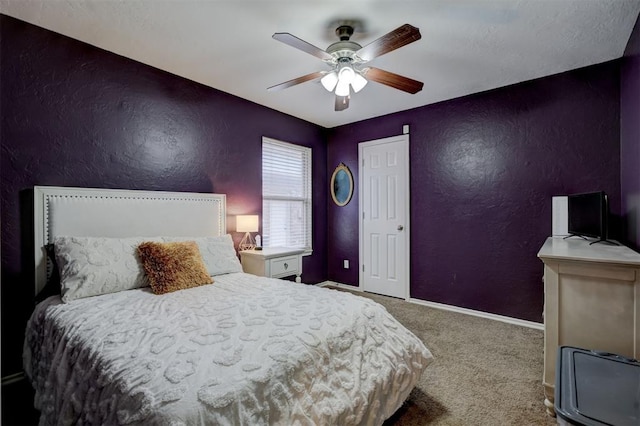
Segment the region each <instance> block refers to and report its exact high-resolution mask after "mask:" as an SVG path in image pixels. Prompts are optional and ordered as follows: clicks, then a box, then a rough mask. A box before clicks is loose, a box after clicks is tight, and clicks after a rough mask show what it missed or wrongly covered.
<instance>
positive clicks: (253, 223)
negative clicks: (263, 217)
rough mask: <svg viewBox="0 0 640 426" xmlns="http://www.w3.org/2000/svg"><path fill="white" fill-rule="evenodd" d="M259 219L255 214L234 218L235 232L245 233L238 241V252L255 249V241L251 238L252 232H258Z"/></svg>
mask: <svg viewBox="0 0 640 426" xmlns="http://www.w3.org/2000/svg"><path fill="white" fill-rule="evenodd" d="M258 222H259V217H258V215H257V214H249V215H239V216H236V231H237V232H245V234H244V237H242V240H241V241H240V245H239V246H238V250H240V251H242V250H251V249H253V248H255V247H256V243H255V241H253V237H252V236H251V233H252V232H258Z"/></svg>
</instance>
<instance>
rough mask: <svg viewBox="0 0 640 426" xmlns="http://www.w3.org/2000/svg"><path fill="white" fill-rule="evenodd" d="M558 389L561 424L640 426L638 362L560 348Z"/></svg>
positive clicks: (582, 350) (609, 355) (558, 408)
mask: <svg viewBox="0 0 640 426" xmlns="http://www.w3.org/2000/svg"><path fill="white" fill-rule="evenodd" d="M555 385H556V389H555V409H556V414H557V416H558V417H557V418H558V424H561V425H584V426H592V425H593V426H596V425H597V426H599V425H611V426H638V425H640V364H639V363H638V362H637V361H636V360H632V359H628V358H625V357H623V356H620V355H615V354H610V353H606V352H599V351H590V350H586V349H580V348H574V347H570V346H561V347H559V348H558V357H557V364H556V383H555Z"/></svg>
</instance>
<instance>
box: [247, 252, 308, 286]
mask: <svg viewBox="0 0 640 426" xmlns="http://www.w3.org/2000/svg"><path fill="white" fill-rule="evenodd" d="M302 253H304V250H303V249H292V248H283V247H264V248H263V249H262V250H244V251H241V252H240V259H241V262H242V270H243V271H244V272H246V273H248V274H253V275H260V276H262V277H271V278H283V277H288V276H291V275H295V276H296V282H297V283H299V282H301V279H300V275H302Z"/></svg>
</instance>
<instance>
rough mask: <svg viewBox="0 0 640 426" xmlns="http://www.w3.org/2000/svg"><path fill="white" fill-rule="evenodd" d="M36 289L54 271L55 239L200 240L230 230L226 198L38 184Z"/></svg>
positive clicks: (208, 195) (36, 193)
mask: <svg viewBox="0 0 640 426" xmlns="http://www.w3.org/2000/svg"><path fill="white" fill-rule="evenodd" d="M33 192H34V234H35V281H36V282H35V286H36V288H35V290H36V293H35V294H36V295H37V294H38V293H39V292H40V291H41V290H42V289H43V288H44V286H45V284H46V281H47V276H48V272H49V271H48V270H47V263H48V262H47V257H46V252H45V250H44V246H45V245H46V244H48V243H49V242H51V241H52V240H53V238H54V237H57V236H62V235H71V236H79V237H116V238H117V237H155V236H168V237H198V236H205V237H210V236H219V235H224V234H226V232H227V227H226V196H225V195H224V194H200V193H190V192H163V191H133V190H123V189H95V188H65V187H55V186H35V187H34V188H33Z"/></svg>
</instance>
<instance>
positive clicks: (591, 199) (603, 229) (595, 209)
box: [567, 191, 609, 241]
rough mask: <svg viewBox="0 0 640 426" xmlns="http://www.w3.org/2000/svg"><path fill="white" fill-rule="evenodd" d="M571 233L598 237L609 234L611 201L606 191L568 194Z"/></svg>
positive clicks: (602, 238)
mask: <svg viewBox="0 0 640 426" xmlns="http://www.w3.org/2000/svg"><path fill="white" fill-rule="evenodd" d="M567 214H568V219H569V220H568V231H569V235H577V236H581V237H592V238H597V239H598V240H600V241H606V240H607V238H608V237H609V236H608V220H609V202H608V198H607V194H605V192H604V191H598V192H586V193H582V194H571V195H568V196H567Z"/></svg>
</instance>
